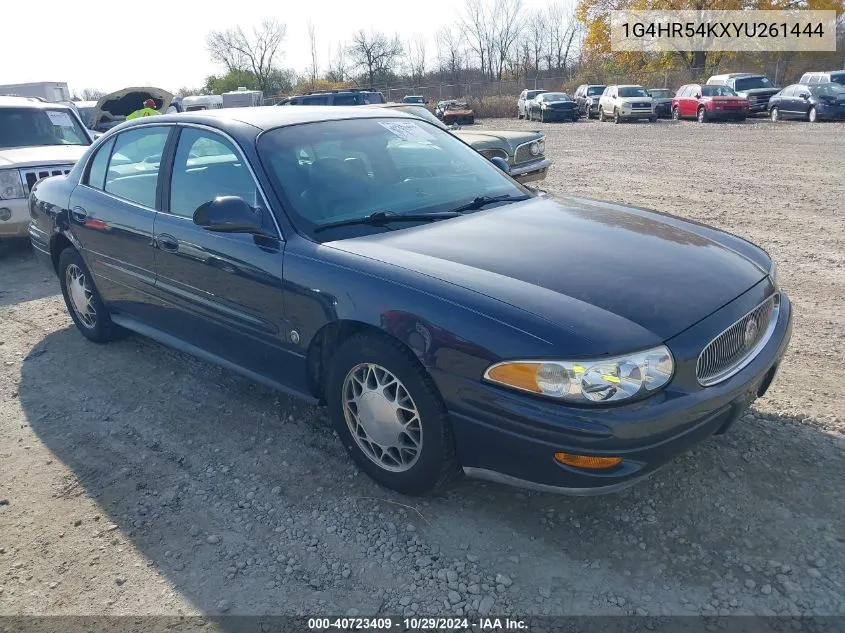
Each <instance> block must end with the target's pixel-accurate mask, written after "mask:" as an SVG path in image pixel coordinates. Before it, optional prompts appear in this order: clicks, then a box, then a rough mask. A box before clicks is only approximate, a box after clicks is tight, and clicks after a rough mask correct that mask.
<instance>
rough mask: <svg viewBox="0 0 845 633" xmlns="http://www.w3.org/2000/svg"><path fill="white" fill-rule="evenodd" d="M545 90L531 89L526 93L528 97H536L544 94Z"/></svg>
mask: <svg viewBox="0 0 845 633" xmlns="http://www.w3.org/2000/svg"><path fill="white" fill-rule="evenodd" d="M544 92H545V91H543V90H529V91H528V92H526V93H525V98H526V99H534V98H535V97H536V96H537V95H541V94H543V93H544Z"/></svg>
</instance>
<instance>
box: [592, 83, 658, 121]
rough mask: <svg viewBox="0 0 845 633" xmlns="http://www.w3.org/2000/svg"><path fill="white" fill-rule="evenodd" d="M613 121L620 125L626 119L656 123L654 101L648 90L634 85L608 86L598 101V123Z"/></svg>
mask: <svg viewBox="0 0 845 633" xmlns="http://www.w3.org/2000/svg"><path fill="white" fill-rule="evenodd" d="M608 119H613V121H614V123H621V122H622V121H625V120H628V119H648V120H649V121H652V122H653V121H657V116H655V114H654V101H653V100H652V98H651V97H650V96H649V94H648V90H646V89H645V88H643V87H642V86H636V85H624V86H621V85H617V86H608V87H607V88H605V89H604V92H603V93H602V95H601V98H600V99H599V121H607V120H608Z"/></svg>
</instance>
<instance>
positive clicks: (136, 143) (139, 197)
mask: <svg viewBox="0 0 845 633" xmlns="http://www.w3.org/2000/svg"><path fill="white" fill-rule="evenodd" d="M171 129H173V128H171V127H168V126H149V125H147V126H143V127H136V128H132V129H130V130H127V131H126V132H122V133H121V134H118V135H117V136H116V137H113V138H112V139H110V140H109V141H108V142H107V143H105V144H103V145H102V146H100V148H99V149H98V150H97V152H96V153H95V154H94V156H93V157H92V159H91V160H90V162H89V163H88V165H87V167H86V171H85V173H84V174H83V177H82V179H81V181H80V184H79V186H77V187H76V188H75V189H74V190H73V193H72V194H71V199H70V225H71V232H72V233H73V234H74V236H75V237H76V238H77V240H78V241H79V243H80V245H81V247H82V249H81V253H82V256H83V258H84V259H85V262H86V263H87V265H88V268H89V269H90V270H91V273H92V275H93V276H94V282H95V284H96V285H97V289H98V290H99V291H100V294H101V296H102V297H103V300H104V301H105V303H106V305H108V306H109V308H110V309H111V310H113V311H115V312H125V313H128V314H131V315H134V316H136V317H138V318H144V315H145V314H147V313H148V311H149V310H150V307H151V306H150V302H151V301H152V300H153V292H154V290H153V286H154V283H155V272H154V270H153V269H154V251H153V247H152V234H153V223H154V219H155V215H156V201H157V192H158V183H159V171H160V164H161V158H162V155H163V152H164V147H165V143H166V142H167V137H168V134H169V133H170V130H171Z"/></svg>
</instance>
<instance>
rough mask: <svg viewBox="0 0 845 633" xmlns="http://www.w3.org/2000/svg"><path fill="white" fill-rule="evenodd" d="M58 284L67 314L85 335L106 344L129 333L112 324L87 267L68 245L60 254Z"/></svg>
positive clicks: (96, 341)
mask: <svg viewBox="0 0 845 633" xmlns="http://www.w3.org/2000/svg"><path fill="white" fill-rule="evenodd" d="M59 284H60V286H61V288H62V297H64V300H65V305H66V306H67V310H68V312H69V313H70V317H71V318H72V319H73V322H74V324H76V327H77V328H78V329H79V331H80V332H82V335H83V336H84V337H85V338H87V339H88V340H90V341H94V342H95V343H108V342H109V341H114V340H117V339H119V338H123V337H124V336H125V335H126V334H128V332H127V331H126V330H124V329H123V328H121V327H119V326H117V325H115V324H114V323H112V320H111V317H110V316H109V312H108V310H107V309H106V306H105V304H104V303H103V300H102V297H100V292H99V291H98V290H97V287H96V286H95V285H94V280H93V278H92V277H91V273H90V271H89V270H88V267H87V266H86V265H85V262H84V261H83V259H82V256H81V255H80V254H79V253H78V252H77V250H76V249H75V248H73V247H71V246H69V247H67V248H66V249H65V250H63V251H62V252H61V254H60V255H59Z"/></svg>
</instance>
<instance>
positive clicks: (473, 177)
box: [29, 106, 791, 494]
mask: <svg viewBox="0 0 845 633" xmlns="http://www.w3.org/2000/svg"><path fill="white" fill-rule="evenodd" d="M498 164H500V165H502V167H501V168H498V167H496V166H495V165H494V164H492V163H491V161H489V160H487V159H485V158H484V157H483V156H481V155H480V154H479V153H478V152H476V151H474V150H473V149H472V148H470V147H469V146H467V145H466V144H464V143H462V142H461V141H460V140H458V139H457V138H455V137H454V136H452V135H451V134H450V133H449V132H448V131H446V130H443V129H441V128H439V127H437V126H435V125H432V124H430V123H428V122H426V121H423V120H420V119H417V118H415V117H413V116H411V115H408V114H404V113H402V112H398V111H393V110H389V109H376V108H360V107H336V108H312V107H307V106H303V107H298V108H245V109H225V110H216V111H205V112H197V113H183V114H179V115H163V116H158V117H149V118H145V119H137V120H135V121H130V122H127V123H123V124H121V125H119V126H117V127H115V128H113V129H112V130H110V131H109V132H108V133H106V134H105V135H103V136H102V137H101V138H100V139H98V140H97V141H96V142H95V143H94V144H93V145H92V147H91V148H90V149H89V150H88V151H86V153H85V154H84V155H83V157H82V158H81V159H80V160H79V161H78V162H77V163H76V165H75V166H74V168H73V169H72V170H71V171H70V173H69V174H68V175H67V176H57V177H52V178H47V179H44V180H41V181H39V182H38V183H37V184H36V185H35V187H34V188H33V191H32V194H31V196H30V199H29V205H30V213H31V215H32V218H33V220H32V224H31V226H30V236H31V239H32V243H33V245H34V246H35V249H36V250H37V252H38V253H39V254H40V255H41V256H43V258H44V260H45V262H46V263H47V264H48V265H49V266H50V267H51V268H52V269H53V270H55V272H56V273H57V275H58V278H59V281H60V284H61V290H62V293H63V295H64V299H65V303H66V304H67V307H68V310H69V312H70V315H71V317H72V318H73V321H74V322H75V324H76V326H77V327H78V329H79V331H80V332H81V333H82V334H83V335H84V336H86V337H87V338H89V339H90V340H92V341H94V342H98V343H105V342H107V341H111V340H114V339H116V338H119V337H120V336H122V335H124V334H125V333H126V332H128V331H133V332H137V333H140V334H142V335H145V336H149V337H151V338H153V339H155V340H158V341H160V342H161V343H164V344H166V345H170V346H172V347H175V348H177V349H181V350H184V351H187V352H189V353H192V354H195V355H197V356H199V357H201V358H204V359H206V360H208V361H211V362H214V363H218V364H220V365H222V366H224V367H227V368H230V369H232V370H234V371H236V372H240V373H242V374H244V375H246V376H249V377H252V378H254V379H255V380H257V381H260V382H262V383H265V384H267V385H270V386H272V387H274V388H276V389H278V390H280V391H282V392H285V393H288V394H291V395H294V396H298V397H300V398H303V399H305V400H306V401H308V402H311V403H315V404H317V403H323V404H325V405H326V406H327V407H328V411H329V414H330V416H329V417H330V418H331V420H332V424H333V425H334V427H335V429H336V430H337V432H338V434H339V435H340V438H341V440H342V442H343V444H344V446H345V447H346V450H347V451H348V452H349V454H350V456H351V457H352V459H354V460H355V462H357V464H358V465H359V467H360V468H361V469H362V470H363V471H365V472H366V473H367V474H368V475H370V476H371V477H372V478H373V479H374V480H376V481H377V482H379V483H381V484H383V485H384V486H387V487H389V488H392V489H394V490H397V491H400V492H402V493H406V494H421V493H425V492H427V491H430V490H432V489H434V488H435V487H437V486H439V485H442V484H444V483H445V482H446V481H447V480H449V479H450V478H451V477H452V476H453V475H455V474H457V473H459V472H460V471H461V470H462V471H463V472H465V473H467V474H469V475H473V476H477V477H485V478H488V479H492V480H495V481H500V482H507V483H511V484H516V485H523V486H532V487H535V488H539V489H543V490H555V491H564V492H569V493H573V494H588V493H599V492H608V491H612V490H616V489H619V488H622V487H624V486H626V485H629V484H631V483H633V482H635V481H637V480H640V479H642V478H643V477H645V476H647V475H649V474H650V473H652V472H653V471H654V470H655V469H657V468H658V467H660V466H661V465H663V464H664V463H666V462H667V461H669V460H670V459H671V458H672V457H673V456H675V455H677V454H678V453H680V452H682V451H684V450H686V449H687V448H688V447H690V446H691V445H693V444H694V443H696V442H699V441H701V440H704V439H706V438H708V437H710V436H711V435H714V434H720V433H723V432H725V430H726V429H728V427H729V426H730V425H731V424H732V423H733V422H734V421H735V420H737V418H738V417H739V416H740V414H741V413H742V411H743V410H744V409H745V408H746V407H747V406H748V405H749V403H751V402H752V401H753V400H754V399H755V398H757V397H759V396H762V395H763V394H764V393H765V392H766V390H767V389H768V388H769V385H770V384H771V382H772V378H773V377H774V375H775V372H776V371H777V368H778V365H779V362H780V360H781V357H782V355H783V353H784V351H785V348H786V346H787V343H788V340H789V337H790V332H791V308H790V301H789V299H788V297H787V296H786V294H784V293H783V292H782V291H781V290H780V289H779V287H778V282H777V275H776V273H775V266H774V263H773V262H772V259H771V258H770V257H769V256H768V255H767V254H766V253H765V252H764V251H763V250H761V249H760V248H758V247H756V246H754V245H753V244H750V243H748V242H746V241H744V240H742V239H740V238H739V237H736V236H733V235H730V234H727V233H722V232H720V231H717V230H715V229H712V228H708V227H706V226H703V225H700V224H694V223H691V222H686V221H683V220H680V219H678V218H675V217H672V216H667V215H661V214H658V213H655V212H651V211H644V210H641V209H636V208H631V207H625V206H620V205H617V204H610V203H604V202H596V201H592V200H586V199H579V198H568V197H566V198H562V199H560V200H557V201H555V200H554V199H552V198H549V197H544V196H539V195H536V194H535V193H534V192H532V191H531V190H529V189H527V188H526V187H524V186H523V185H521V184H519V183H517V182H516V181H514V180H513V179H511V178H510V177H509V176H508V175H507V173H505V171H506V169H507V166H506V164H504V161H499V163H498ZM68 360H69V362H73V359H68Z"/></svg>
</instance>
